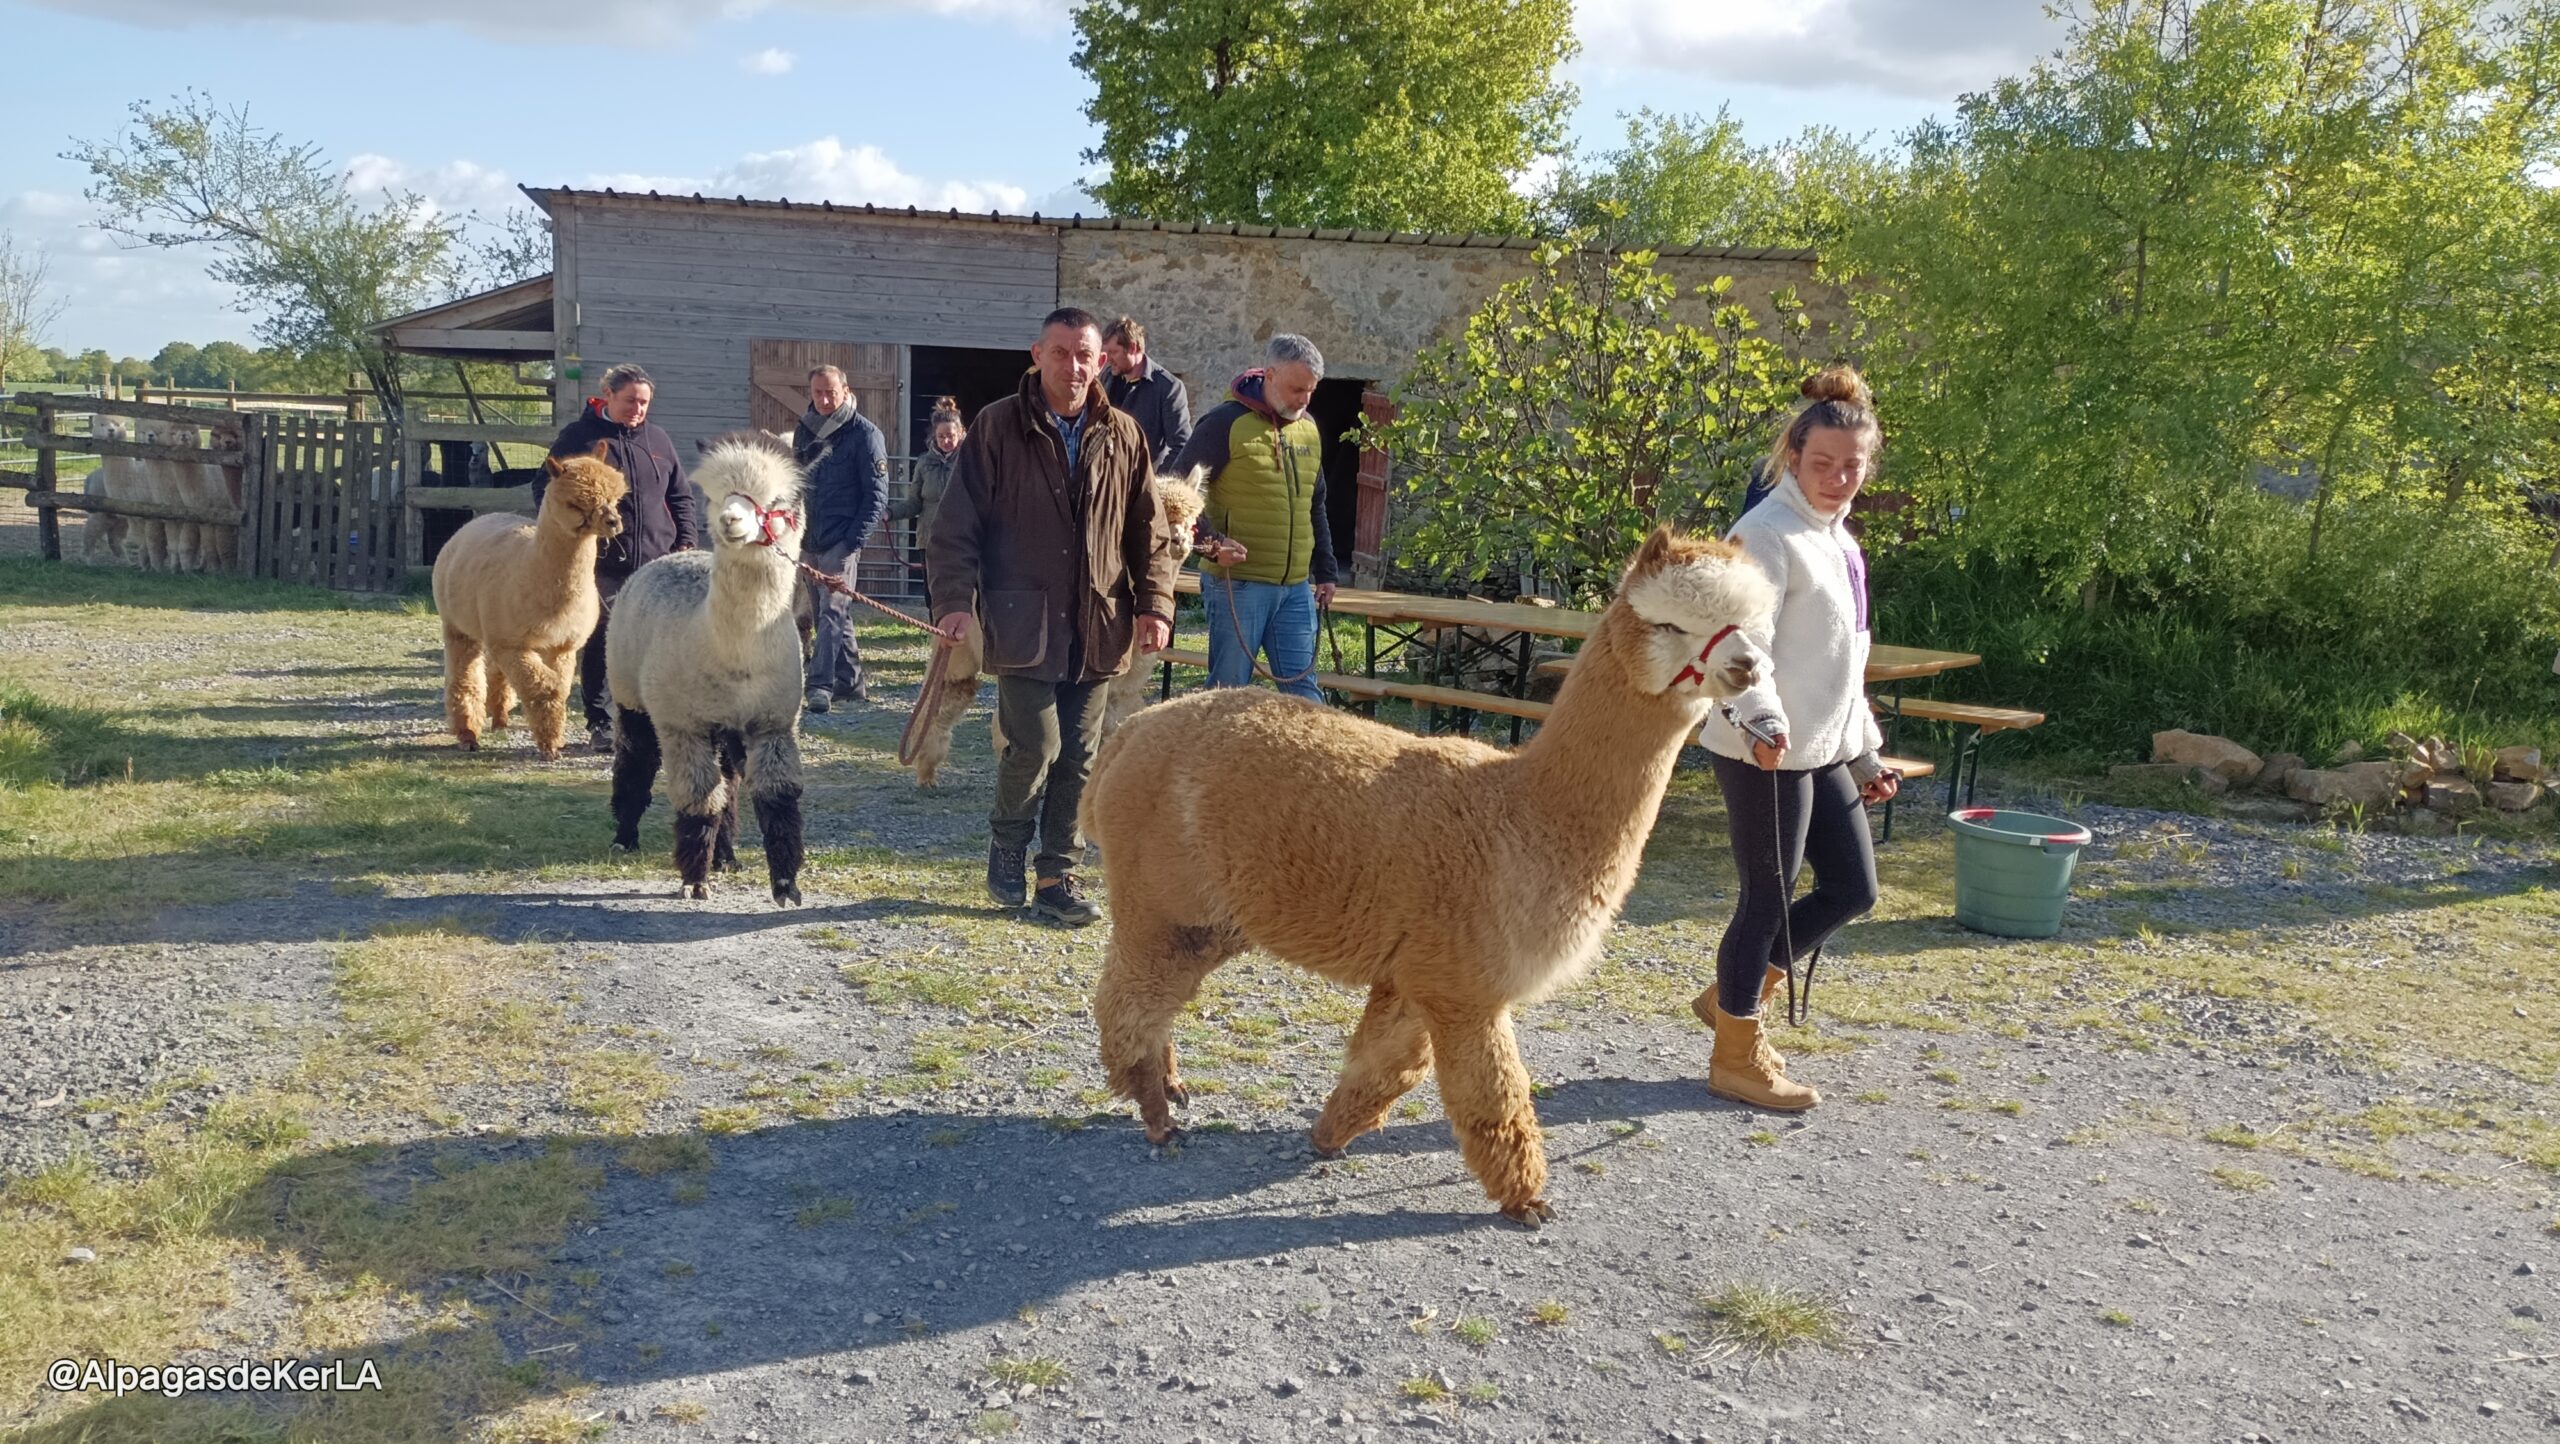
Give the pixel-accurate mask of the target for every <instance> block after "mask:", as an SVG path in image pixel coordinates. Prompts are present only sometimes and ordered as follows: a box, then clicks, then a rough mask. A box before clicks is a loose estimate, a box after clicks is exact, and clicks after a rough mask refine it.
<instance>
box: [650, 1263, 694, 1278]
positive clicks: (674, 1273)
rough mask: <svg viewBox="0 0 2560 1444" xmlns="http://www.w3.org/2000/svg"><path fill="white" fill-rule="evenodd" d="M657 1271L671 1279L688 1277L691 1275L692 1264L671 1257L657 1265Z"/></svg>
mask: <svg viewBox="0 0 2560 1444" xmlns="http://www.w3.org/2000/svg"><path fill="white" fill-rule="evenodd" d="M658 1272H659V1273H662V1274H664V1275H666V1276H667V1277H668V1278H671V1279H689V1278H691V1277H693V1265H692V1264H689V1263H687V1262H685V1261H684V1260H683V1259H680V1258H671V1259H669V1260H667V1261H666V1262H665V1263H662V1264H660V1265H658Z"/></svg>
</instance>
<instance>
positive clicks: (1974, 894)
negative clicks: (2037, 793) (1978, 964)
mask: <svg viewBox="0 0 2560 1444" xmlns="http://www.w3.org/2000/svg"><path fill="white" fill-rule="evenodd" d="M1947 825H1948V826H1949V827H1951V828H1953V829H1955V834H1956V921H1957V922H1960V923H1962V924H1964V925H1965V926H1966V927H1969V928H1972V929H1973V930H1974V931H1976V932H1984V933H1997V934H1999V935H2000V936H2001V937H2004V938H2049V937H2052V936H2053V935H2054V934H2055V933H2058V932H2060V931H2062V904H2063V902H2064V900H2065V899H2067V898H2068V897H2069V896H2070V895H2071V869H2072V866H2073V865H2074V864H2076V863H2077V862H2079V860H2080V849H2082V848H2084V847H2087V846H2088V845H2089V829H2087V828H2085V827H2082V826H2081V825H2080V824H2078V823H2076V822H2065V821H2063V820H2062V819H2061V818H2059V817H2046V816H2043V815H2042V814H2040V813H2034V812H2010V811H2008V810H2006V809H2003V808H1994V807H1967V808H1964V809H1961V810H1959V811H1956V812H1950V813H1948V814H1947Z"/></svg>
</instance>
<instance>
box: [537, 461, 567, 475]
mask: <svg viewBox="0 0 2560 1444" xmlns="http://www.w3.org/2000/svg"><path fill="white" fill-rule="evenodd" d="M561 470H562V468H561V465H560V458H558V457H556V456H546V457H544V458H542V474H543V475H544V476H558V475H559V474H560V472H561Z"/></svg>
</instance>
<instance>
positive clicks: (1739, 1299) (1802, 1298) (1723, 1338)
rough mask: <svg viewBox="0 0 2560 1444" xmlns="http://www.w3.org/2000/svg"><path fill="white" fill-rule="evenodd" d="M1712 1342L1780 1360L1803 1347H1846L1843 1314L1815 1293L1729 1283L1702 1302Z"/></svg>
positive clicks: (1700, 1301) (1699, 1307) (1762, 1285)
mask: <svg viewBox="0 0 2560 1444" xmlns="http://www.w3.org/2000/svg"><path fill="white" fill-rule="evenodd" d="M1698 1311H1699V1312H1700V1314H1702V1315H1703V1316H1704V1317H1705V1319H1706V1321H1707V1328H1708V1332H1709V1337H1711V1338H1713V1339H1714V1340H1715V1341H1716V1342H1717V1343H1718V1344H1720V1345H1724V1346H1726V1347H1729V1348H1732V1349H1735V1350H1738V1351H1740V1352H1744V1353H1749V1354H1755V1355H1758V1356H1759V1357H1761V1358H1775V1357H1777V1356H1778V1355H1779V1354H1781V1353H1783V1352H1785V1351H1786V1350H1788V1349H1792V1348H1797V1347H1800V1346H1803V1345H1807V1344H1810V1345H1815V1346H1818V1347H1821V1348H1827V1349H1838V1348H1843V1347H1845V1346H1846V1343H1847V1336H1846V1334H1845V1333H1844V1332H1843V1331H1842V1324H1841V1312H1840V1309H1839V1307H1838V1306H1837V1305H1834V1304H1830V1303H1826V1302H1824V1301H1823V1300H1821V1299H1817V1298H1815V1297H1813V1296H1812V1295H1811V1294H1807V1293H1803V1292H1800V1291H1798V1290H1794V1289H1786V1288H1776V1287H1772V1286H1770V1285H1766V1284H1728V1285H1726V1286H1725V1287H1724V1288H1722V1289H1719V1290H1717V1291H1716V1292H1715V1293H1712V1294H1709V1295H1707V1296H1706V1297H1704V1298H1702V1299H1700V1300H1699V1301H1698Z"/></svg>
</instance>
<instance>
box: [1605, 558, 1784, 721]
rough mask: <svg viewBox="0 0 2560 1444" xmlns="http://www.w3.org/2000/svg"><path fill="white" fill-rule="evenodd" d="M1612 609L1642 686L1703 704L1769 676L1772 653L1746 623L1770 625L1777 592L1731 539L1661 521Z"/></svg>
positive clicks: (1629, 571) (1630, 567)
mask: <svg viewBox="0 0 2560 1444" xmlns="http://www.w3.org/2000/svg"><path fill="white" fill-rule="evenodd" d="M1618 600H1619V601H1620V602H1621V603H1622V604H1623V605H1622V606H1619V607H1613V608H1611V611H1612V612H1613V613H1614V614H1615V616H1614V618H1613V622H1614V624H1615V625H1616V626H1617V627H1618V628H1619V629H1620V635H1619V641H1620V643H1621V645H1622V646H1624V647H1625V648H1626V654H1627V656H1628V657H1629V659H1630V667H1631V670H1632V672H1633V674H1634V677H1635V680H1636V683H1637V685H1638V686H1640V687H1642V688H1644V689H1645V690H1646V691H1648V692H1652V693H1655V694H1658V695H1668V696H1671V697H1673V698H1674V699H1675V700H1678V701H1681V702H1684V703H1694V704H1695V705H1696V706H1698V707H1699V708H1700V709H1702V710H1703V709H1704V708H1705V706H1706V705H1707V704H1708V703H1710V702H1719V701H1722V700H1724V699H1725V698H1728V697H1731V696H1733V695H1735V694H1736V693H1739V692H1742V691H1744V690H1746V689H1748V688H1750V687H1752V686H1754V685H1756V684H1757V683H1758V682H1759V681H1760V679H1761V678H1763V677H1766V676H1768V675H1769V655H1768V653H1766V652H1763V651H1761V650H1760V646H1759V644H1758V643H1756V642H1754V641H1752V640H1751V638H1750V637H1749V636H1748V635H1746V634H1745V633H1744V632H1743V631H1742V630H1741V629H1742V628H1744V627H1752V628H1761V629H1765V628H1766V626H1767V625H1768V621H1769V616H1770V613H1771V612H1772V611H1774V610H1775V609H1776V607H1777V590H1776V588H1774V587H1772V586H1771V585H1770V584H1769V578H1768V576H1767V574H1766V573H1764V572H1762V571H1761V570H1760V566H1759V563H1757V562H1754V561H1753V560H1751V558H1750V557H1749V556H1747V555H1746V554H1744V552H1743V550H1742V548H1740V547H1738V546H1736V545H1734V544H1733V543H1732V542H1728V541H1717V540H1714V539H1712V538H1708V537H1690V536H1681V535H1679V534H1677V533H1675V532H1673V531H1672V530H1671V528H1669V527H1667V526H1666V527H1662V528H1660V529H1658V530H1656V531H1655V532H1654V534H1653V535H1652V536H1650V537H1647V538H1646V539H1645V544H1644V546H1643V548H1642V549H1641V550H1639V551H1638V552H1637V553H1636V555H1635V560H1634V561H1632V562H1629V563H1628V564H1627V580H1626V584H1625V585H1624V586H1622V587H1620V588H1619V589H1618Z"/></svg>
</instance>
